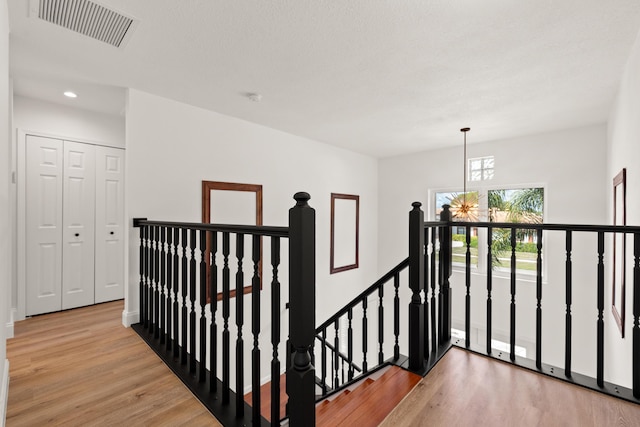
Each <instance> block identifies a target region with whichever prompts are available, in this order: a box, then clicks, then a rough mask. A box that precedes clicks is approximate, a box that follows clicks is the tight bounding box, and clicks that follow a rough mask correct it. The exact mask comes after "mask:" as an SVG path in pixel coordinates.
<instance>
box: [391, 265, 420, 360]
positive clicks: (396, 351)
mask: <svg viewBox="0 0 640 427" xmlns="http://www.w3.org/2000/svg"><path fill="white" fill-rule="evenodd" d="M425 277H426V276H425ZM393 288H394V289H395V295H394V297H393V335H394V338H395V343H394V345H393V360H398V359H399V358H400V344H399V342H398V337H399V336H400V296H399V295H398V291H399V288H400V273H396V274H394V275H393ZM380 289H382V287H381V288H380ZM426 300H427V299H426V298H425V302H426ZM424 318H425V319H428V318H429V316H424ZM428 330H429V329H425V331H428ZM425 341H427V342H428V341H429V340H425Z"/></svg>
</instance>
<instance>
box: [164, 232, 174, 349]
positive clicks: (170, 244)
mask: <svg viewBox="0 0 640 427" xmlns="http://www.w3.org/2000/svg"><path fill="white" fill-rule="evenodd" d="M172 249H173V229H172V228H167V261H166V262H167V275H166V286H167V301H166V303H167V306H166V307H167V327H166V329H165V332H166V335H167V347H166V349H167V351H171V350H172V348H171V344H172V339H171V333H172V331H173V319H172V318H171V317H172V316H171V308H172V307H173V305H172V303H171V296H172V295H171V291H172V288H173V286H172V285H173V284H172V280H173V265H172V261H173V255H172V254H171V250H172Z"/></svg>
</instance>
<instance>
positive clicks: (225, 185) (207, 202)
mask: <svg viewBox="0 0 640 427" xmlns="http://www.w3.org/2000/svg"><path fill="white" fill-rule="evenodd" d="M211 190H218V191H246V192H253V193H256V223H255V225H257V226H260V225H262V185H260V184H238V183H234V182H221V181H202V222H203V223H205V224H210V223H211ZM236 225H242V224H236ZM251 225H254V224H251ZM210 244H211V242H209V239H207V248H206V251H205V259H206V263H207V283H209V265H210V260H209V258H210V256H209V254H210V253H211V246H210ZM258 269H259V274H260V289H261V290H262V237H261V238H260V264H259V266H258ZM244 293H245V294H249V293H251V284H249V285H248V286H245V287H244ZM235 295H236V291H235V290H231V293H230V296H231V297H232V298H233V297H234V296H235ZM210 298H211V295H209V286H207V301H210ZM217 299H218V301H220V300H221V299H222V292H218V296H217Z"/></svg>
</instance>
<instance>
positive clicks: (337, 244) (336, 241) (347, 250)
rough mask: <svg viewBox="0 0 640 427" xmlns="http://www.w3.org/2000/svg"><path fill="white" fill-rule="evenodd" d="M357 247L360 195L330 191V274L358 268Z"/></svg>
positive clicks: (358, 256)
mask: <svg viewBox="0 0 640 427" xmlns="http://www.w3.org/2000/svg"><path fill="white" fill-rule="evenodd" d="M351 236H353V237H351ZM359 249H360V196H357V195H354V194H341V193H331V245H330V250H331V254H330V266H329V271H330V274H334V273H339V272H341V271H346V270H352V269H354V268H358V265H359V258H360V250H359Z"/></svg>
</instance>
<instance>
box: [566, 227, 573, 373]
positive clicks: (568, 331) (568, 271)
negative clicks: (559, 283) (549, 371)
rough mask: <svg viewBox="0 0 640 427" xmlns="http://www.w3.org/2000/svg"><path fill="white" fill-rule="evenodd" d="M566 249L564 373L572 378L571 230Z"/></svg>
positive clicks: (567, 232)
mask: <svg viewBox="0 0 640 427" xmlns="http://www.w3.org/2000/svg"><path fill="white" fill-rule="evenodd" d="M565 240H566V246H565V247H566V251H567V260H566V261H565V298H566V305H567V309H566V314H565V335H564V336H565V342H564V349H565V350H564V374H565V376H566V377H567V378H571V329H572V328H571V304H572V295H571V294H572V292H571V288H572V261H571V250H572V240H571V230H567V231H566V236H565Z"/></svg>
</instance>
